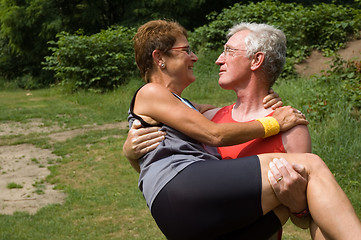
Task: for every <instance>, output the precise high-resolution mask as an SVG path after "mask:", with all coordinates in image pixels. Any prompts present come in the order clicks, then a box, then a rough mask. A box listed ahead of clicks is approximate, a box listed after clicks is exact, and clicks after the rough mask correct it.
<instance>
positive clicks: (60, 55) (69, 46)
mask: <svg viewBox="0 0 361 240" xmlns="http://www.w3.org/2000/svg"><path fill="white" fill-rule="evenodd" d="M133 35H134V30H133V29H131V28H125V27H120V26H119V27H112V28H109V29H108V30H103V31H101V32H100V33H97V34H94V35H91V36H85V35H83V34H82V33H78V34H75V35H71V34H69V33H66V32H62V33H60V34H58V35H57V37H58V38H59V40H58V41H57V42H54V41H52V42H50V44H51V45H52V47H50V48H49V49H50V50H51V51H52V52H53V53H52V55H51V56H48V57H46V58H45V59H46V61H45V63H43V64H44V65H45V67H44V69H45V70H51V71H54V72H55V77H56V79H57V80H58V81H60V83H61V84H62V85H63V86H66V88H68V89H69V90H71V91H74V90H77V89H87V90H90V89H92V90H95V91H105V90H108V89H113V88H115V87H117V86H119V85H121V84H123V83H125V82H127V81H128V80H129V77H130V76H131V75H133V73H134V72H135V71H136V66H135V63H134V54H133V46H132V41H131V40H132V36H133Z"/></svg>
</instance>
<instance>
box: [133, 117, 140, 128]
mask: <svg viewBox="0 0 361 240" xmlns="http://www.w3.org/2000/svg"><path fill="white" fill-rule="evenodd" d="M141 127H142V124H141V123H140V121H139V120H138V119H136V120H134V122H133V124H132V127H131V129H139V128H141Z"/></svg>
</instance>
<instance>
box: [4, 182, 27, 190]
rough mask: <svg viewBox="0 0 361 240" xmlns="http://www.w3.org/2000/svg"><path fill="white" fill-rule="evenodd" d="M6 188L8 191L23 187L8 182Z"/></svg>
mask: <svg viewBox="0 0 361 240" xmlns="http://www.w3.org/2000/svg"><path fill="white" fill-rule="evenodd" d="M7 188H8V189H14V188H23V186H22V185H20V184H17V183H14V182H10V183H8V185H7Z"/></svg>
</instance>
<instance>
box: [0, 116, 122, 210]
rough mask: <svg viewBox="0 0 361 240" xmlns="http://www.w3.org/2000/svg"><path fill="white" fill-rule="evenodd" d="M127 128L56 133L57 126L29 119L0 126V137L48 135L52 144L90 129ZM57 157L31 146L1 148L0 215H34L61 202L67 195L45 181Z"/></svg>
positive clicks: (108, 126) (104, 126)
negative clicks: (48, 125)
mask: <svg viewBox="0 0 361 240" xmlns="http://www.w3.org/2000/svg"><path fill="white" fill-rule="evenodd" d="M127 127H128V123H126V122H120V123H112V124H105V125H101V126H96V125H91V126H84V127H83V128H82V129H74V130H69V131H60V132H58V131H59V130H61V129H60V128H58V127H46V126H44V124H43V123H42V121H41V119H31V120H30V121H29V122H28V123H18V122H8V123H1V124H0V136H10V135H18V134H23V135H28V134H30V133H49V135H48V136H49V137H50V139H51V140H50V141H51V143H55V142H59V141H60V142H61V141H66V140H68V139H70V138H73V137H75V136H77V135H81V134H85V133H86V132H88V131H92V130H106V129H116V128H117V129H125V128H127ZM54 131H55V133H54ZM59 158H60V157H59V156H56V155H54V154H53V153H52V152H51V151H50V150H48V149H41V148H37V147H35V146H34V145H32V144H20V145H13V146H12V145H11V146H0V172H1V173H0V193H1V194H0V214H13V213H14V212H15V211H26V212H29V213H32V214H33V213H36V212H37V211H38V210H39V209H40V208H42V207H44V206H46V205H48V204H50V203H59V204H61V203H63V202H64V201H65V197H66V195H65V194H64V193H63V192H61V191H57V190H54V189H53V188H54V186H53V185H51V184H49V183H47V182H46V181H45V179H46V176H48V175H49V174H50V171H49V170H48V167H49V166H51V165H53V164H56V163H57V160H58V159H59Z"/></svg>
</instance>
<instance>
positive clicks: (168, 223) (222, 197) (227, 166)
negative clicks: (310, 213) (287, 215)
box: [151, 156, 281, 240]
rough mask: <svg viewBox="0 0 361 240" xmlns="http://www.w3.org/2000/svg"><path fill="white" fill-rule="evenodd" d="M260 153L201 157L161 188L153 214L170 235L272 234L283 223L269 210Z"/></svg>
mask: <svg viewBox="0 0 361 240" xmlns="http://www.w3.org/2000/svg"><path fill="white" fill-rule="evenodd" d="M261 192H262V179H261V169H260V163H259V159H258V157H257V156H251V157H246V158H240V159H233V160H223V161H213V160H212V161H204V162H196V163H193V164H191V165H189V166H188V167H186V168H185V169H184V170H183V171H181V172H180V173H179V174H178V175H177V176H176V177H174V178H173V179H172V180H171V181H170V182H169V183H168V184H167V185H166V186H165V187H164V188H163V189H162V190H161V192H160V193H159V194H158V196H157V197H156V198H155V200H154V202H153V205H152V209H151V212H152V215H153V218H154V219H155V221H156V223H157V224H158V227H159V228H160V230H161V231H162V232H163V234H164V235H165V236H166V237H167V238H168V239H182V240H184V239H187V240H191V239H197V240H199V239H207V240H210V239H267V238H268V237H270V236H271V235H273V234H274V233H275V232H277V231H278V230H279V229H280V228H281V223H280V221H279V220H278V218H277V217H276V216H275V214H274V213H273V212H270V213H268V214H267V215H265V216H263V213H262V205H261Z"/></svg>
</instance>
